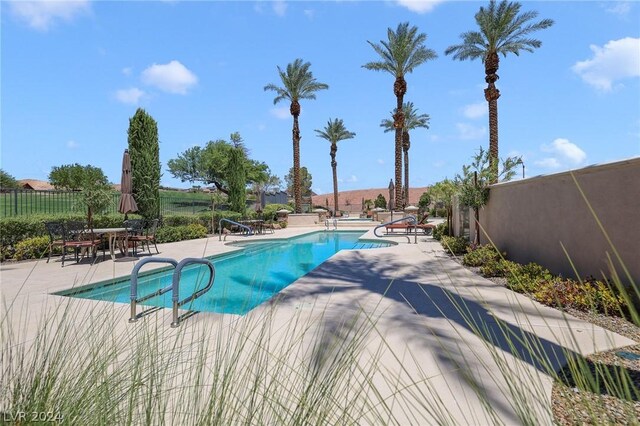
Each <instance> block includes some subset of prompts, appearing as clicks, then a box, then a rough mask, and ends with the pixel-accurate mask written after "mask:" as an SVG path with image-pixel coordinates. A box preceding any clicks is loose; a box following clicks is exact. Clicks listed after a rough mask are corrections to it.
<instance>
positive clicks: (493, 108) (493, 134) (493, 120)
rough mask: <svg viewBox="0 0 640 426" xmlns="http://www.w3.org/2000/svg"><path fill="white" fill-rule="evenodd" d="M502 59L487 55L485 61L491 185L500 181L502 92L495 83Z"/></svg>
mask: <svg viewBox="0 0 640 426" xmlns="http://www.w3.org/2000/svg"><path fill="white" fill-rule="evenodd" d="M499 66H500V58H499V57H498V54H497V53H496V52H491V53H489V54H488V55H487V60H486V61H485V67H484V70H485V74H486V76H485V81H486V82H487V88H486V89H484V98H485V99H486V100H487V102H488V103H489V158H490V163H489V167H490V170H491V180H490V183H496V182H497V181H498V98H499V97H500V91H499V90H498V89H496V85H495V82H496V80H498V78H499V77H498V74H496V73H497V72H498V67H499Z"/></svg>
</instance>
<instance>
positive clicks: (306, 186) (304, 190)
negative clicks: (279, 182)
mask: <svg viewBox="0 0 640 426" xmlns="http://www.w3.org/2000/svg"><path fill="white" fill-rule="evenodd" d="M293 176H294V174H293V167H292V168H290V169H289V173H287V175H286V176H285V177H284V181H285V182H286V184H287V193H289V194H291V193H292V191H293V187H294V178H293ZM299 176H300V193H301V196H302V197H310V196H311V185H312V184H313V181H312V177H311V173H309V170H307V168H306V167H301V168H300V175H299Z"/></svg>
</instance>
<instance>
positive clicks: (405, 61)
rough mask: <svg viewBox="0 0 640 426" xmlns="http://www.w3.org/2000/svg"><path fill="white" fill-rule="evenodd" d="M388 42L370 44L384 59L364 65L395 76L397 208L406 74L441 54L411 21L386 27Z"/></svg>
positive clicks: (400, 195) (399, 194)
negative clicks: (428, 43)
mask: <svg viewBox="0 0 640 426" xmlns="http://www.w3.org/2000/svg"><path fill="white" fill-rule="evenodd" d="M387 38H388V41H383V40H381V41H380V44H378V43H372V42H370V41H368V40H367V43H369V44H370V45H371V47H373V50H375V51H376V53H377V54H378V55H380V57H381V58H382V60H380V61H377V62H369V63H366V64H364V65H363V67H364V68H366V69H368V70H373V71H386V72H388V73H389V74H391V75H393V76H394V77H395V81H394V83H393V93H394V95H395V96H396V101H397V105H396V113H395V114H394V115H393V120H394V121H393V127H394V129H395V131H396V137H395V180H396V196H395V205H396V207H402V206H403V193H402V129H403V128H404V113H403V111H402V103H403V100H404V95H405V93H407V82H406V81H405V79H404V76H405V75H406V74H408V73H410V72H413V70H414V69H415V68H416V67H417V66H418V65H421V64H423V63H425V62H426V61H428V60H430V59H435V58H436V57H437V56H438V55H437V54H436V52H435V51H433V50H432V49H427V48H426V47H425V46H424V42H425V41H426V39H427V35H426V34H424V33H420V34H418V27H409V23H408V22H405V23H401V24H398V28H397V29H396V30H395V31H393V30H392V29H391V28H388V29H387Z"/></svg>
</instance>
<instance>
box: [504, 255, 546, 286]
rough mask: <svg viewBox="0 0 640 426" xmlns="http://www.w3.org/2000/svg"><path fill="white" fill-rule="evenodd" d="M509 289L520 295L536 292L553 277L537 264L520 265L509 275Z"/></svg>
mask: <svg viewBox="0 0 640 426" xmlns="http://www.w3.org/2000/svg"><path fill="white" fill-rule="evenodd" d="M506 277H507V287H508V288H510V289H511V290H513V291H517V292H519V293H533V292H535V291H536V290H537V289H538V287H539V285H540V282H541V281H549V280H551V279H552V278H553V275H552V274H551V273H550V272H549V271H548V270H547V269H545V268H543V267H542V266H540V265H538V264H537V263H533V262H531V263H528V264H526V265H518V266H517V267H516V268H515V269H513V270H512V271H511V273H509V274H507V276H506Z"/></svg>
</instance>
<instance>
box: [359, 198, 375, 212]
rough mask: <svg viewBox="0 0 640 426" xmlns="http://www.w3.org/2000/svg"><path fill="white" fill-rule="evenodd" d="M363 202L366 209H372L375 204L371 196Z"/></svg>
mask: <svg viewBox="0 0 640 426" xmlns="http://www.w3.org/2000/svg"><path fill="white" fill-rule="evenodd" d="M362 204H363V206H364V209H365V210H371V207H373V206H374V204H373V200H372V199H370V198H367V199H366V200H364V202H363V203H362Z"/></svg>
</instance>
